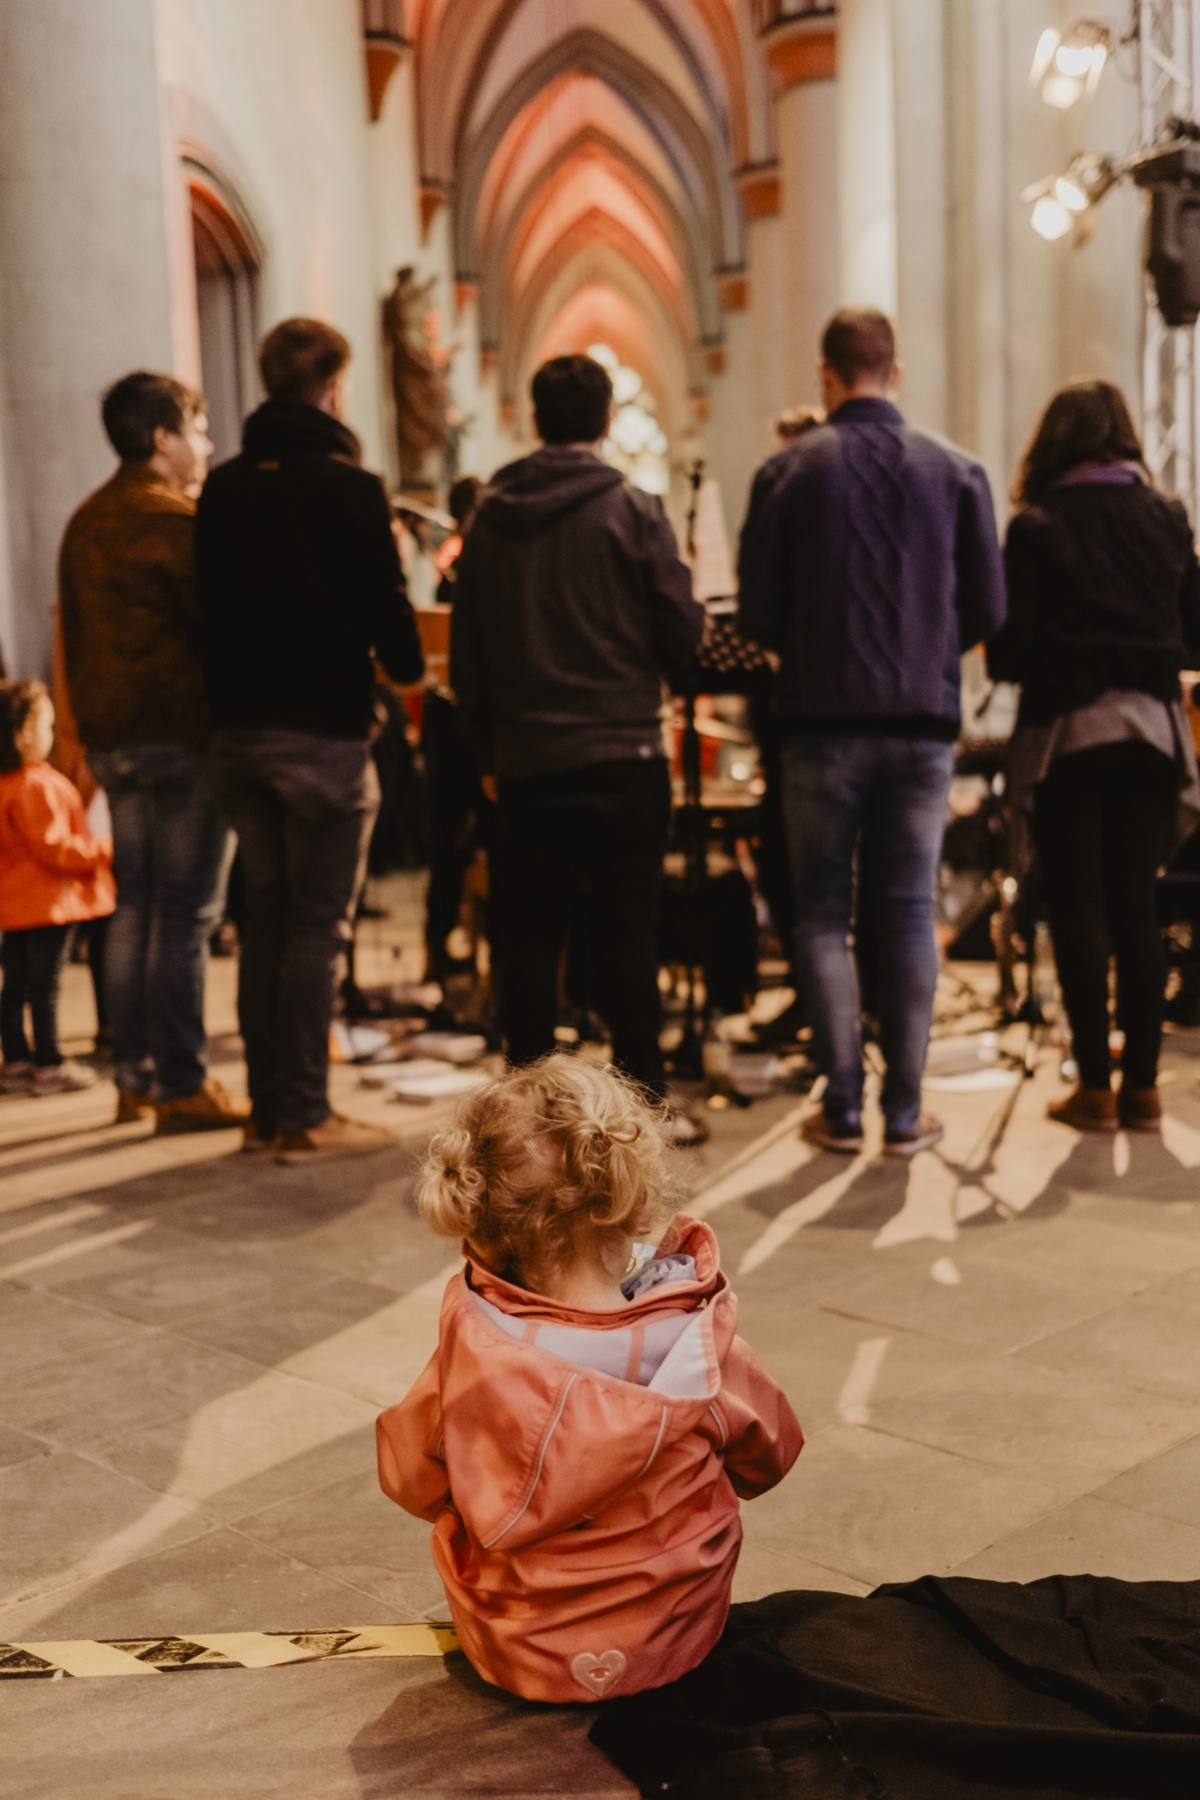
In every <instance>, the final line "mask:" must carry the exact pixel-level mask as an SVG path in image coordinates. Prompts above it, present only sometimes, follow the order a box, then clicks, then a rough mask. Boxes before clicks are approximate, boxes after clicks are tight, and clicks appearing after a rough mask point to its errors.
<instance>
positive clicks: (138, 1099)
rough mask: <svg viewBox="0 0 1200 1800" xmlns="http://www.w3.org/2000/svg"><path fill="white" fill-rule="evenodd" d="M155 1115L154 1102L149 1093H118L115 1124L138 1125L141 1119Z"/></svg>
mask: <svg viewBox="0 0 1200 1800" xmlns="http://www.w3.org/2000/svg"><path fill="white" fill-rule="evenodd" d="M153 1116H154V1102H153V1100H152V1099H151V1098H150V1096H149V1094H123V1093H118V1095H117V1116H116V1118H115V1119H114V1120H113V1124H114V1125H136V1124H137V1122H138V1120H139V1119H150V1118H153Z"/></svg>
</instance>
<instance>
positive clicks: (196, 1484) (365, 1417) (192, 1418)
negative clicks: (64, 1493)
mask: <svg viewBox="0 0 1200 1800" xmlns="http://www.w3.org/2000/svg"><path fill="white" fill-rule="evenodd" d="M103 1460H104V1461H105V1463H106V1464H107V1465H108V1466H109V1467H110V1468H114V1469H118V1470H119V1471H120V1472H121V1473H122V1474H123V1475H129V1476H131V1477H132V1478H133V1479H135V1480H137V1481H140V1482H142V1483H143V1484H144V1485H145V1486H146V1487H148V1488H153V1489H154V1490H155V1491H156V1492H158V1493H163V1494H173V1495H174V1496H175V1498H176V1499H177V1500H183V1501H185V1502H187V1503H188V1504H190V1505H193V1506H196V1507H197V1508H199V1509H200V1510H201V1511H203V1512H204V1513H205V1514H206V1515H207V1516H208V1517H209V1518H213V1519H236V1518H239V1517H241V1516H242V1515H243V1514H245V1513H251V1512H257V1511H258V1510H259V1508H261V1507H264V1506H268V1505H270V1504H271V1503H272V1502H274V1501H277V1500H281V1499H285V1498H289V1497H291V1496H293V1495H297V1494H302V1493H305V1492H306V1491H307V1490H308V1489H310V1488H315V1487H320V1486H321V1485H323V1484H326V1483H328V1482H329V1481H331V1480H333V1479H334V1477H335V1476H337V1475H344V1474H347V1473H349V1471H350V1470H351V1469H357V1471H358V1478H359V1480H360V1481H362V1480H365V1479H367V1478H368V1477H369V1475H370V1474H371V1472H372V1471H373V1468H374V1462H375V1408H374V1407H373V1406H371V1405H369V1404H368V1403H367V1402H366V1401H364V1400H360V1399H356V1398H355V1397H354V1396H352V1395H349V1394H340V1393H336V1392H334V1391H333V1390H331V1389H329V1388H324V1387H317V1386H314V1385H313V1384H312V1383H311V1382H307V1381H298V1380H296V1379H295V1378H294V1377H293V1376H290V1375H286V1374H284V1373H282V1372H281V1371H280V1370H278V1369H268V1370H260V1371H257V1372H256V1375H255V1378H254V1379H253V1380H252V1381H251V1382H249V1383H248V1384H247V1385H245V1386H240V1387H236V1388H232V1389H230V1390H229V1391H228V1392H225V1393H220V1394H216V1395H214V1396H213V1398H212V1399H210V1400H207V1401H206V1402H205V1403H204V1404H203V1405H201V1406H200V1407H198V1408H197V1409H196V1410H195V1411H194V1412H191V1413H188V1414H181V1415H179V1416H178V1417H176V1418H173V1419H171V1420H170V1421H169V1422H167V1423H166V1424H162V1425H155V1426H152V1427H151V1428H150V1429H149V1430H147V1431H140V1432H135V1433H131V1434H130V1435H128V1436H125V1437H122V1438H121V1439H120V1440H119V1441H118V1442H116V1443H115V1444H111V1445H109V1446H108V1448H107V1450H106V1451H104V1452H103Z"/></svg>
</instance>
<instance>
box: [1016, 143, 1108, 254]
mask: <svg viewBox="0 0 1200 1800" xmlns="http://www.w3.org/2000/svg"><path fill="white" fill-rule="evenodd" d="M1120 178H1121V167H1120V165H1119V164H1118V163H1115V162H1114V161H1113V159H1112V157H1111V156H1097V155H1096V153H1095V151H1093V150H1081V151H1080V152H1079V154H1078V155H1077V156H1073V157H1072V158H1071V160H1070V162H1069V163H1068V164H1067V166H1066V168H1065V169H1064V170H1063V172H1062V174H1061V175H1048V176H1047V177H1046V179H1045V180H1044V181H1035V182H1034V184H1033V186H1032V187H1028V188H1026V189H1025V192H1024V193H1023V194H1022V195H1021V204H1022V205H1023V206H1029V207H1032V209H1033V210H1032V211H1031V213H1030V215H1029V223H1030V224H1031V225H1032V226H1033V229H1034V230H1035V231H1036V232H1037V234H1038V236H1039V237H1044V238H1045V239H1046V241H1047V243H1051V244H1052V243H1054V241H1055V239H1057V238H1063V237H1066V235H1067V233H1068V232H1069V231H1071V230H1072V229H1074V230H1075V232H1076V239H1077V241H1078V242H1083V241H1084V240H1085V239H1086V238H1087V236H1088V235H1089V233H1090V231H1091V224H1092V221H1091V212H1092V208H1093V207H1094V206H1095V204H1096V202H1097V201H1098V200H1102V199H1103V198H1104V196H1105V194H1107V192H1108V190H1109V188H1110V187H1112V186H1113V184H1114V182H1117V181H1119V180H1120Z"/></svg>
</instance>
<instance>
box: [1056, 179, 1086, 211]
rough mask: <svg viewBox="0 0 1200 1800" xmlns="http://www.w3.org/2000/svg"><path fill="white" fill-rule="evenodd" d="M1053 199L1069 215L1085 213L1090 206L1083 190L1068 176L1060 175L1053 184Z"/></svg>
mask: <svg viewBox="0 0 1200 1800" xmlns="http://www.w3.org/2000/svg"><path fill="white" fill-rule="evenodd" d="M1054 198H1055V199H1056V200H1057V201H1058V202H1059V204H1060V206H1065V207H1066V209H1067V211H1068V212H1070V213H1081V212H1086V211H1087V209H1088V207H1089V206H1090V205H1091V204H1092V203H1091V201H1090V200H1089V198H1088V196H1087V192H1086V190H1085V189H1084V188H1082V187H1080V185H1079V183H1078V182H1077V181H1075V180H1074V179H1073V178H1072V177H1071V176H1070V175H1060V176H1059V178H1058V180H1057V181H1056V182H1055V184H1054Z"/></svg>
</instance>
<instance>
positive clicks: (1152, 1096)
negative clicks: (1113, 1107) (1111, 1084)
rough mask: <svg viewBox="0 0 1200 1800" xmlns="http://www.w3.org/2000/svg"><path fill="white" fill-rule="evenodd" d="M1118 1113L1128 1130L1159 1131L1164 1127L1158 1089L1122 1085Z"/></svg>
mask: <svg viewBox="0 0 1200 1800" xmlns="http://www.w3.org/2000/svg"><path fill="white" fill-rule="evenodd" d="M1117 1113H1118V1116H1119V1117H1120V1120H1121V1124H1122V1125H1123V1126H1124V1127H1125V1130H1126V1131H1158V1130H1160V1129H1161V1127H1162V1101H1161V1100H1160V1099H1159V1097H1158V1089H1157V1088H1156V1087H1151V1088H1131V1087H1122V1089H1121V1092H1120V1094H1119V1095H1118V1096H1117Z"/></svg>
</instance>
